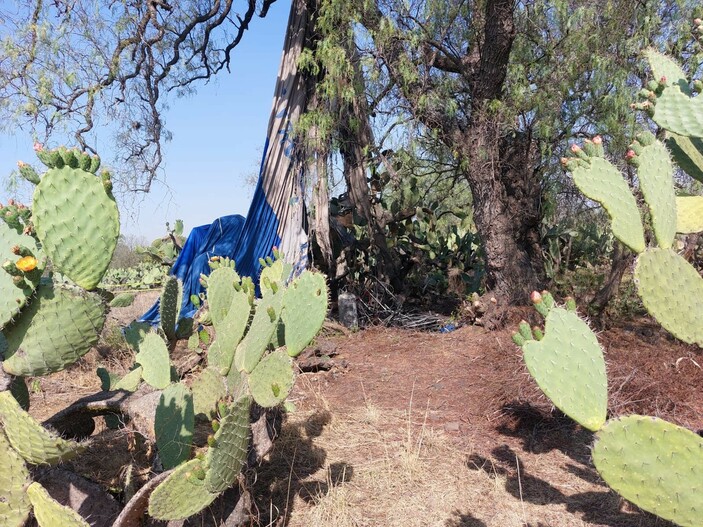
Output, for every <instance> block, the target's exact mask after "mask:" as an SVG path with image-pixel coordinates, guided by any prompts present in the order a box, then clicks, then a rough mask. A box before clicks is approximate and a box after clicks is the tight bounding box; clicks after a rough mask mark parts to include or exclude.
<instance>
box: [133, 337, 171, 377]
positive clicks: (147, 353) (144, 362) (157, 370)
mask: <svg viewBox="0 0 703 527" xmlns="http://www.w3.org/2000/svg"><path fill="white" fill-rule="evenodd" d="M134 360H135V362H136V363H137V364H139V365H140V366H141V367H142V378H143V379H144V381H145V382H147V383H149V384H150V385H151V386H153V387H154V388H156V389H159V390H162V389H164V388H166V386H168V385H169V383H170V382H171V360H170V358H169V354H168V348H167V347H166V343H165V342H164V341H163V339H162V338H161V337H159V336H158V335H157V334H156V333H148V334H147V335H146V336H145V337H144V340H143V341H142V343H141V344H140V345H139V353H137V355H136V357H134Z"/></svg>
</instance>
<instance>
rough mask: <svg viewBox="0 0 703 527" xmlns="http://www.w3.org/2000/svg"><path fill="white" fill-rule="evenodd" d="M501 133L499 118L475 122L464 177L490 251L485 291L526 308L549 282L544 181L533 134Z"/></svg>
mask: <svg viewBox="0 0 703 527" xmlns="http://www.w3.org/2000/svg"><path fill="white" fill-rule="evenodd" d="M498 130H499V120H498V119H497V118H496V117H494V116H489V117H488V118H485V119H484V118H479V119H476V120H474V122H473V123H472V127H471V128H470V129H469V130H468V133H467V135H468V140H467V142H466V151H465V155H466V156H467V157H468V158H469V170H467V171H466V173H465V176H466V179H467V180H468V182H469V185H470V187H471V192H472V194H473V206H474V222H475V223H476V228H477V230H478V233H479V235H480V236H481V240H482V242H483V249H484V252H485V272H486V288H487V289H488V290H490V291H491V292H492V293H493V294H494V295H495V296H500V297H503V298H504V299H506V300H507V301H508V302H510V303H517V304H523V303H526V302H527V300H528V298H529V293H530V292H531V291H534V290H539V289H541V288H542V286H543V283H544V262H543V256H542V249H541V247H540V236H539V222H540V218H541V212H540V196H541V187H540V180H539V177H538V175H537V174H536V173H535V171H534V169H533V166H534V157H533V151H534V146H533V144H532V141H531V138H530V137H529V135H527V134H514V135H513V136H511V137H507V138H506V137H503V138H501V137H499V134H498Z"/></svg>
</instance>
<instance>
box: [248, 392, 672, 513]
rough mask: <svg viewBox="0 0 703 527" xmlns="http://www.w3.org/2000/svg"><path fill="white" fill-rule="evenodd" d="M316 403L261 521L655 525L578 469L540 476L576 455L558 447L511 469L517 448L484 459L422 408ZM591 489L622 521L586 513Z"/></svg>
mask: <svg viewBox="0 0 703 527" xmlns="http://www.w3.org/2000/svg"><path fill="white" fill-rule="evenodd" d="M312 406H314V407H315V408H316V409H315V410H310V411H301V412H297V413H295V414H293V415H291V416H289V419H288V421H287V422H286V424H285V426H284V429H283V433H282V436H281V437H280V438H279V440H278V441H277V443H276V446H275V452H274V453H273V455H272V457H271V460H270V462H269V463H267V464H265V465H264V466H263V467H261V469H260V471H259V473H258V483H257V488H256V489H255V495H257V496H259V497H260V500H261V501H259V502H258V503H257V505H258V507H259V513H260V523H259V525H262V526H274V525H276V526H279V525H286V526H289V527H323V526H335V527H371V526H381V525H382V526H388V527H395V526H398V527H400V526H403V527H432V526H437V527H440V526H441V527H513V526H514V527H518V526H520V527H522V526H530V527H546V526H550V527H567V526H568V527H579V526H586V525H588V526H593V525H609V526H620V525H623V526H624V525H631V526H635V525H650V523H644V524H640V523H638V521H637V519H636V518H635V516H636V517H638V518H640V520H641V519H642V516H641V515H639V514H638V515H633V517H632V518H630V515H629V514H624V513H621V512H619V511H617V502H618V498H617V497H615V496H614V495H612V493H609V492H608V491H607V490H605V489H604V488H603V487H601V486H600V485H598V484H597V483H595V482H589V481H585V478H584V477H583V476H579V475H578V473H577V474H574V475H572V476H571V481H563V474H562V483H561V484H560V485H559V488H556V487H552V486H550V485H549V484H548V483H546V482H545V481H542V480H539V479H538V478H536V476H535V474H536V473H539V472H540V470H542V471H543V472H545V471H546V472H545V478H546V477H547V476H546V474H548V473H549V471H550V470H551V469H550V467H549V465H552V464H554V462H555V460H554V457H555V456H556V457H558V458H559V461H560V462H564V461H565V460H566V459H568V460H569V461H570V462H572V460H570V459H569V458H568V456H565V455H563V454H561V453H560V452H553V453H550V454H549V459H547V457H548V456H546V455H545V456H537V455H529V454H525V453H524V452H520V459H518V457H517V455H516V454H512V455H513V456H514V459H513V460H512V468H513V469H514V470H511V469H510V465H511V463H510V461H511V460H510V459H506V457H509V454H506V455H505V456H500V455H499V456H498V458H497V459H485V458H482V457H481V456H477V455H475V454H474V453H473V452H472V451H471V450H466V449H460V448H459V447H457V446H456V441H455V440H454V439H453V438H451V437H449V436H448V435H447V434H446V433H444V432H443V431H437V430H432V429H430V428H428V427H427V426H424V425H423V424H422V423H424V415H425V410H424V409H413V408H412V406H411V405H410V406H409V407H408V409H407V410H405V411H396V412H393V411H388V410H383V411H381V410H380V408H379V407H378V406H376V405H375V404H374V402H373V401H370V400H368V399H367V400H366V404H365V406H364V407H361V408H359V409H358V410H357V411H353V412H349V413H346V414H340V413H338V412H337V413H335V414H334V416H333V415H332V414H331V413H330V412H329V409H328V404H327V401H326V400H325V399H324V398H323V397H322V396H320V395H319V394H318V396H317V400H316V401H315V402H314V404H313V405H312ZM417 423H420V425H419V426H418V425H417ZM506 448H507V447H506ZM506 452H511V451H510V450H509V449H508V450H506ZM504 453H505V452H504ZM481 460H483V462H482V463H481V464H480V465H477V462H480V461H481ZM560 464H561V463H560ZM553 469H556V467H553ZM559 469H560V470H561V471H562V472H563V467H561V466H560V467H559ZM520 472H521V473H520ZM575 472H578V471H575ZM548 481H549V480H548ZM584 496H585V497H588V498H589V499H591V500H592V501H600V502H604V504H605V506H606V507H609V508H610V509H614V511H613V512H614V513H615V514H616V518H615V519H613V520H610V519H608V515H607V514H605V515H604V516H603V517H604V520H603V521H604V523H600V522H599V521H594V519H593V518H592V516H595V517H598V516H599V514H600V511H595V510H594V511H593V513H589V511H588V510H586V509H584V510H583V511H582V510H580V508H581V507H582V503H581V502H582V499H583V498H584ZM555 497H556V498H557V499H555ZM571 497H573V502H572V501H571ZM266 500H268V501H266ZM584 507H585V506H584ZM596 508H599V506H596ZM580 517H583V518H584V519H583V520H582V519H580ZM630 519H632V521H630ZM662 525H664V524H662Z"/></svg>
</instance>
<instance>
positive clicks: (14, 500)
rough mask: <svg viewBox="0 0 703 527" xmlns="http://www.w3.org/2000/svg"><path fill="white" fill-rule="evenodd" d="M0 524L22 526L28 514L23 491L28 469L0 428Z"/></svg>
mask: <svg viewBox="0 0 703 527" xmlns="http://www.w3.org/2000/svg"><path fill="white" fill-rule="evenodd" d="M0 451H1V452H2V455H1V456H0V525H5V526H7V527H22V526H23V525H24V523H25V521H26V520H27V517H28V516H29V510H30V505H29V501H28V500H27V494H26V493H25V490H24V489H25V487H26V486H27V484H28V483H29V471H28V470H27V467H26V466H25V464H24V460H23V459H22V458H21V457H20V456H19V454H18V453H17V452H15V451H14V450H13V449H12V448H11V447H10V443H9V442H8V441H7V438H6V437H5V433H4V432H3V431H2V428H0Z"/></svg>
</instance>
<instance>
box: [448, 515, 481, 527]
mask: <svg viewBox="0 0 703 527" xmlns="http://www.w3.org/2000/svg"><path fill="white" fill-rule="evenodd" d="M444 527H488V525H487V524H486V522H483V521H481V520H479V519H478V518H476V517H475V516H472V515H471V514H462V513H461V512H460V511H453V512H452V517H451V518H449V519H448V520H447V521H446V522H444Z"/></svg>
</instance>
